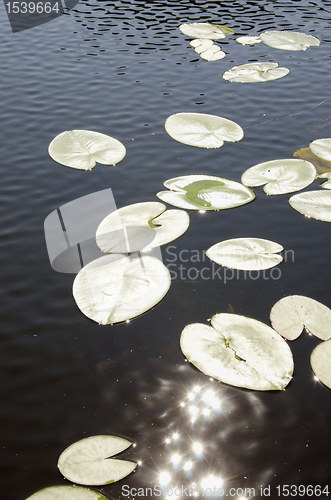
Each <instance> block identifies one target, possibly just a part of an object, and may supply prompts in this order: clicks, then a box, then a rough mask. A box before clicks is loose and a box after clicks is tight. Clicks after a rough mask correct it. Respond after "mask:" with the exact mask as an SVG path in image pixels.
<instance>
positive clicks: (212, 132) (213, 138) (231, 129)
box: [165, 113, 244, 149]
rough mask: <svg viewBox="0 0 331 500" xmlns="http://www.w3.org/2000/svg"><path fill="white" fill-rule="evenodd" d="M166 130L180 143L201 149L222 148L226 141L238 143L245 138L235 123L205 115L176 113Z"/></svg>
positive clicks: (168, 121) (168, 122) (167, 121)
mask: <svg viewBox="0 0 331 500" xmlns="http://www.w3.org/2000/svg"><path fill="white" fill-rule="evenodd" d="M165 129H166V131H167V132H168V134H169V135H170V137H172V138H173V139H175V140H176V141H178V142H181V143H183V144H187V145H189V146H196V147H199V148H207V149H209V148H220V147H221V146H223V143H224V141H230V142H237V141H241V139H242V138H243V137H244V132H243V129H242V128H241V127H240V126H239V125H238V124H237V123H235V122H233V121H231V120H228V119H226V118H222V117H220V116H215V115H206V114H204V113H176V114H174V115H171V116H169V118H167V120H166V122H165Z"/></svg>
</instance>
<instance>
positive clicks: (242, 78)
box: [223, 62, 290, 83]
mask: <svg viewBox="0 0 331 500" xmlns="http://www.w3.org/2000/svg"><path fill="white" fill-rule="evenodd" d="M289 71H290V70H289V69H288V68H279V67H278V64H277V63H265V62H256V63H248V64H241V65H240V66H234V67H233V68H231V69H229V70H228V71H225V73H223V78H224V80H228V81H230V82H239V83H254V82H267V81H269V80H277V79H278V78H283V76H286V75H287V74H288V73H289Z"/></svg>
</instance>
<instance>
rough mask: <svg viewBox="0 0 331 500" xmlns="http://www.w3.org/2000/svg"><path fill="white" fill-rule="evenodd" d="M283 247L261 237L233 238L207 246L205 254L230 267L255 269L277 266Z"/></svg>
mask: <svg viewBox="0 0 331 500" xmlns="http://www.w3.org/2000/svg"><path fill="white" fill-rule="evenodd" d="M282 250H283V247H282V246H281V245H279V244H278V243H274V242H273V241H269V240H263V239H261V238H235V239H231V240H225V241H221V242H220V243H216V244H215V245H213V246H212V247H210V248H208V250H207V252H206V255H207V256H208V257H209V258H210V259H211V260H213V261H214V262H216V263H217V264H219V265H221V266H225V267H229V268H232V269H242V270H246V271H250V270H251V271H253V270H254V271H257V270H261V269H269V268H270V267H274V266H277V264H279V263H280V262H281V261H282V260H283V257H282V256H281V255H276V253H277V252H281V251H282Z"/></svg>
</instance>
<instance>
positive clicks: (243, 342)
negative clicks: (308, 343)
mask: <svg viewBox="0 0 331 500" xmlns="http://www.w3.org/2000/svg"><path fill="white" fill-rule="evenodd" d="M211 325H212V326H207V325H204V324H201V323H193V324H190V325H188V326H186V327H185V328H184V330H183V331H182V334H181V338H180V346H181V349H182V352H183V354H184V356H186V358H187V359H188V360H189V361H190V362H191V363H192V364H193V365H194V366H196V368H198V369H199V370H201V371H202V372H203V373H205V374H206V375H208V376H209V377H212V378H214V379H216V380H220V381H221V382H224V383H226V384H230V385H234V386H237V387H244V388H246V389H253V390H259V391H271V390H282V389H284V388H285V387H286V386H287V384H288V383H289V382H290V380H291V378H292V374H293V357H292V353H291V350H290V348H289V346H288V345H287V343H286V341H285V340H284V339H283V338H282V337H281V336H280V335H278V333H277V332H275V330H273V329H272V328H270V327H269V326H267V325H265V324H264V323H261V322H260V321H256V320H255V319H252V318H246V317H245V316H239V315H237V314H226V313H221V314H216V315H215V316H213V317H212V319H211Z"/></svg>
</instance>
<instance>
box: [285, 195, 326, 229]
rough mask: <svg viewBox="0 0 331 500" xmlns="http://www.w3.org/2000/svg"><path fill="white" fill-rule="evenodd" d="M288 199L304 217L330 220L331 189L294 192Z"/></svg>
mask: <svg viewBox="0 0 331 500" xmlns="http://www.w3.org/2000/svg"><path fill="white" fill-rule="evenodd" d="M288 201H289V204H290V205H291V207H292V208H294V209H295V210H297V211H298V212H300V213H301V214H303V215H305V216H306V217H312V218H313V219H317V220H322V221H325V222H331V191H307V192H306V193H299V194H295V195H294V196H292V197H291V198H290V199H289V200H288Z"/></svg>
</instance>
